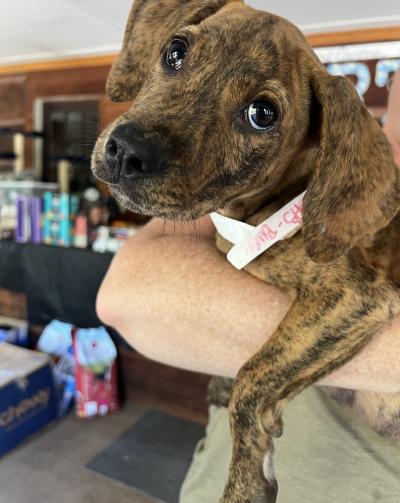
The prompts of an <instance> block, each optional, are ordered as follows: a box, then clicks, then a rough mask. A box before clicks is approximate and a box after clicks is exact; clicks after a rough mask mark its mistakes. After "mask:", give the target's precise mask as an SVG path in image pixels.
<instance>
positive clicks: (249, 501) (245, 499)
mask: <svg viewBox="0 0 400 503" xmlns="http://www.w3.org/2000/svg"><path fill="white" fill-rule="evenodd" d="M277 497H278V484H277V482H276V481H274V482H272V483H269V482H266V483H265V484H263V489H262V491H260V489H258V490H255V488H252V487H249V489H248V490H243V486H242V487H238V488H235V487H234V486H232V485H230V484H228V485H227V487H226V488H225V492H224V496H223V497H222V498H221V500H220V502H219V503H276V500H277Z"/></svg>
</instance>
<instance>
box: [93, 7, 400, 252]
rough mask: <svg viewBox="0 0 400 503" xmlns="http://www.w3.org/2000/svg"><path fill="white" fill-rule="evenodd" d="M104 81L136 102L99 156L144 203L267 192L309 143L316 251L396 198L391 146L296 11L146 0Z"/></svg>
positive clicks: (379, 214)
mask: <svg viewBox="0 0 400 503" xmlns="http://www.w3.org/2000/svg"><path fill="white" fill-rule="evenodd" d="M107 94H108V95H109V97H110V98H111V99H113V100H115V101H129V100H133V99H134V104H133V106H132V107H131V108H130V110H129V111H128V112H127V113H126V114H124V115H123V116H121V117H120V118H118V119H117V120H116V121H115V123H113V124H111V125H110V126H109V127H108V128H107V129H106V130H105V131H104V132H103V134H102V135H101V136H100V138H99V140H98V142H97V145H96V148H95V151H94V154H93V163H92V166H93V170H94V173H95V174H96V176H98V177H99V178H100V179H102V180H103V181H105V182H107V183H108V184H109V185H110V188H111V190H112V192H113V194H114V195H115V196H116V198H117V199H118V200H120V202H121V203H122V204H123V205H124V206H126V207H127V208H129V209H131V210H133V211H136V212H141V213H144V214H148V215H152V216H161V217H166V218H171V219H188V218H195V217H198V216H200V215H203V214H205V213H208V212H211V211H213V210H215V209H217V208H223V207H229V206H230V205H232V204H235V202H236V201H238V200H245V199H246V198H249V197H253V196H254V195H257V194H259V193H263V194H265V195H266V196H268V193H271V192H272V191H273V190H276V188H277V185H279V184H284V183H285V180H287V179H291V180H293V179H296V173H293V170H294V169H296V168H295V166H296V163H295V162H294V161H295V159H296V158H297V157H298V156H299V155H300V154H301V152H302V150H304V149H305V148H306V147H307V148H308V147H310V145H313V146H314V148H315V150H316V151H318V154H317V155H316V157H315V166H310V170H309V171H310V173H311V176H310V182H309V187H308V191H307V195H306V198H305V208H304V229H303V232H304V234H305V237H306V242H308V243H309V245H308V252H309V254H310V256H312V257H313V258H314V259H316V260H325V261H327V260H332V259H333V258H335V257H336V256H337V255H339V254H340V253H343V252H344V251H346V250H347V249H349V248H350V247H351V246H353V245H354V244H355V243H356V242H357V241H358V240H359V239H360V238H362V237H365V235H368V234H371V233H373V232H375V231H376V230H377V229H378V228H381V227H383V226H384V225H386V224H387V222H388V221H389V220H390V219H391V218H392V217H393V215H394V214H395V212H396V211H397V207H398V192H399V191H398V175H397V171H396V169H395V167H394V165H393V161H392V160H391V154H390V150H389V148H388V145H387V143H386V142H385V140H384V137H383V135H382V133H381V132H380V130H379V127H378V126H377V125H376V124H375V121H374V120H373V119H372V118H371V117H370V115H369V113H368V112H367V111H366V110H365V108H364V107H363V105H362V103H361V102H360V100H359V98H358V96H357V94H356V92H355V90H354V88H353V86H352V84H351V83H350V82H348V81H347V80H345V79H344V78H341V77H331V76H329V75H328V74H327V73H326V71H325V69H324V67H323V66H322V65H321V64H320V63H319V62H318V60H317V58H316V56H315V55H314V53H313V51H312V49H311V48H310V47H309V46H308V44H307V42H306V41H305V39H304V37H303V36H302V35H301V33H300V32H299V31H298V30H297V28H296V27H294V26H293V25H292V24H291V23H289V22H288V21H286V20H284V19H282V18H280V17H278V16H274V15H271V14H268V13H265V12H259V11H256V10H253V9H251V8H250V7H247V6H245V5H244V4H243V3H242V2H241V1H240V0H190V1H186V2H180V1H179V0H164V1H161V2H160V1H156V0H136V1H135V2H134V5H133V8H132V12H131V14H130V18H129V20H128V25H127V30H126V34H125V40H124V46H123V49H122V51H121V53H120V55H119V57H118V59H117V61H116V62H115V64H114V66H113V68H112V70H111V73H110V75H109V78H108V83H107Z"/></svg>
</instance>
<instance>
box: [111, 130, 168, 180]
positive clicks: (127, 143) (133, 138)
mask: <svg viewBox="0 0 400 503" xmlns="http://www.w3.org/2000/svg"><path fill="white" fill-rule="evenodd" d="M105 155H106V163H107V166H108V169H109V172H110V175H111V178H112V182H113V183H123V182H124V181H133V180H136V179H138V178H144V177H148V176H154V175H158V174H161V173H162V172H164V171H165V170H166V169H167V167H168V163H167V159H166V156H165V153H164V150H163V148H162V145H161V143H160V140H159V138H158V137H157V138H156V137H154V136H152V135H146V134H145V133H144V132H143V131H142V130H141V129H140V127H139V126H137V125H136V124H134V123H127V124H121V125H120V126H118V127H116V128H115V129H114V131H113V132H112V133H111V135H110V137H109V139H108V141H107V144H106V151H105Z"/></svg>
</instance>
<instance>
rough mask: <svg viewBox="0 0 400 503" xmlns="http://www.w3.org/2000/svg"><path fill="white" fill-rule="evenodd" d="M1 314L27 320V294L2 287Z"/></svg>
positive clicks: (0, 289)
mask: <svg viewBox="0 0 400 503" xmlns="http://www.w3.org/2000/svg"><path fill="white" fill-rule="evenodd" d="M0 316H6V317H7V318H15V319H17V320H26V319H27V306H26V297H25V295H24V294H22V293H15V292H11V291H10V290H5V289H4V288H0Z"/></svg>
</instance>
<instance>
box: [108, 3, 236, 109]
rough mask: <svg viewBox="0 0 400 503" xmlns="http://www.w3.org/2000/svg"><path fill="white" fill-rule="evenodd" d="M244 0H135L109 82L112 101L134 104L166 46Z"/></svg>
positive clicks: (109, 95) (109, 93) (109, 94)
mask: <svg viewBox="0 0 400 503" xmlns="http://www.w3.org/2000/svg"><path fill="white" fill-rule="evenodd" d="M241 1H242V0H187V1H184V2H182V0H135V1H134V2H133V6H132V10H131V13H130V14H129V18H128V22H127V25H126V29H125V36H124V42H123V46H122V50H121V52H120V54H119V55H118V57H117V59H116V61H115V63H114V65H113V67H112V68H111V71H110V73H109V75H108V80H107V89H106V92H107V96H108V97H109V98H110V99H111V100H112V101H119V102H121V101H130V100H132V99H133V98H134V97H135V96H136V95H137V94H138V92H139V91H140V88H141V87H142V85H143V83H144V81H145V80H146V78H147V76H148V74H149V73H150V71H151V69H152V67H153V65H154V64H155V62H156V61H157V58H159V57H160V51H161V49H162V47H163V45H164V44H165V43H166V42H168V39H169V38H171V37H172V36H173V35H174V33H175V32H176V31H177V30H179V29H180V28H182V27H184V26H186V25H189V24H198V23H200V22H201V21H203V20H204V19H205V18H207V17H209V16H211V15H213V14H215V13H216V12H217V11H218V10H220V9H221V8H222V7H224V6H225V5H226V4H228V3H232V2H241Z"/></svg>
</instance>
